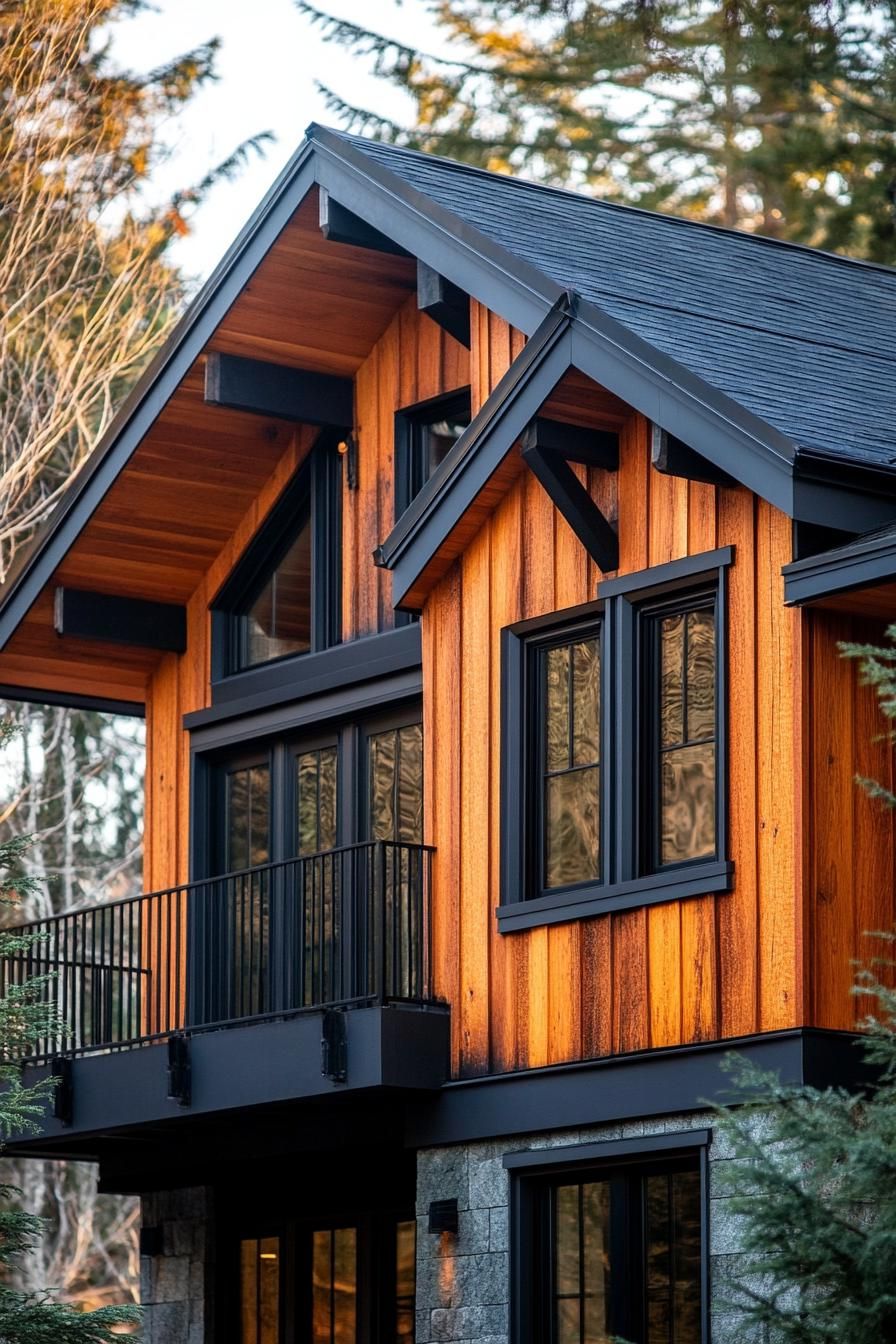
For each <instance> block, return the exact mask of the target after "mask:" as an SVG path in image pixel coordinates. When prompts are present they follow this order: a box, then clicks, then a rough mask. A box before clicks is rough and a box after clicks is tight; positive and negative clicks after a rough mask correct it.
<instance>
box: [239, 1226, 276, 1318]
mask: <svg viewBox="0 0 896 1344" xmlns="http://www.w3.org/2000/svg"><path fill="white" fill-rule="evenodd" d="M280 1286H281V1285H280V1238H279V1237H261V1238H251V1239H249V1240H247V1241H242V1242H240V1344H280Z"/></svg>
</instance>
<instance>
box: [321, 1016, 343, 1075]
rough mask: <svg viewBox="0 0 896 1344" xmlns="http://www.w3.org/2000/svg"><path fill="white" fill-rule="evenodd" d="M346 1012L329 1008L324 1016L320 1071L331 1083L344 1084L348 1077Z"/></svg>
mask: <svg viewBox="0 0 896 1344" xmlns="http://www.w3.org/2000/svg"><path fill="white" fill-rule="evenodd" d="M346 1037H347V1033H346V1030H345V1012H344V1011H343V1010H341V1009H339V1008H328V1009H327V1010H326V1012H325V1013H324V1016H323V1023H322V1032H321V1042H320V1071H321V1073H322V1074H323V1076H324V1078H329V1080H330V1082H331V1083H344V1082H345V1080H346V1079H347V1077H348V1057H347V1056H348V1050H347V1039H346Z"/></svg>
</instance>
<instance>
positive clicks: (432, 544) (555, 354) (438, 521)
mask: <svg viewBox="0 0 896 1344" xmlns="http://www.w3.org/2000/svg"><path fill="white" fill-rule="evenodd" d="M571 320H572V319H571V306H570V300H569V298H568V296H566V295H564V296H563V298H562V300H561V302H560V303H558V304H556V305H555V306H554V307H553V308H552V309H551V311H550V312H549V313H548V315H547V317H546V318H545V319H544V321H543V322H542V324H541V326H540V327H539V329H538V330H537V331H536V332H535V334H534V335H533V336H532V338H531V339H530V340H529V341H528V342H527V343H526V345H525V346H524V348H523V350H522V351H521V353H520V354H519V355H518V356H517V358H516V359H515V360H514V362H513V363H512V364H511V366H510V368H509V369H508V370H507V372H506V373H505V374H504V376H503V378H502V379H501V380H500V382H499V383H498V385H497V387H496V388H495V390H494V391H493V392H492V394H491V396H489V397H488V399H487V400H486V401H485V402H484V404H483V405H482V407H481V408H480V410H479V411H478V413H477V414H476V416H475V417H474V418H473V420H472V421H471V423H470V424H469V426H468V427H467V428H466V429H465V430H464V432H463V434H462V435H461V436H460V438H459V439H458V440H457V443H456V444H455V445H454V446H453V448H452V449H451V451H450V452H449V453H448V454H447V456H446V457H445V460H444V461H443V462H442V463H441V465H440V466H439V468H438V470H437V471H435V472H434V473H433V475H432V476H431V477H430V478H429V480H428V481H427V482H426V484H425V485H424V487H423V489H422V490H421V491H420V493H419V494H418V495H417V497H416V499H414V501H413V503H412V504H411V505H410V507H409V508H408V509H406V510H405V512H404V514H403V515H402V517H401V518H400V519H399V521H398V523H397V524H396V526H395V527H394V528H393V530H392V532H391V533H390V534H389V536H388V537H387V538H386V540H385V541H384V542H383V543H382V545H381V546H380V547H379V548H378V550H377V551H376V553H375V556H374V558H375V560H376V562H377V564H379V565H381V566H382V567H383V568H385V569H391V570H392V572H393V594H394V600H395V602H396V604H400V603H401V600H402V598H403V597H404V596H405V595H406V593H407V590H408V589H409V588H410V587H411V585H412V584H413V582H414V580H415V579H416V578H417V575H418V574H419V573H420V572H421V570H422V569H423V568H424V567H425V565H426V563H427V562H428V561H429V559H430V558H431V556H432V555H433V554H435V551H436V550H437V549H438V547H439V545H440V544H441V542H442V541H443V540H444V537H445V536H446V535H447V533H448V531H450V526H449V525H448V520H453V521H451V526H453V523H454V522H455V521H457V519H459V518H460V517H462V516H463V514H464V512H465V511H466V510H467V509H468V508H469V506H470V504H472V502H473V500H474V499H475V498H476V496H477V494H478V493H479V491H480V490H481V489H482V487H483V486H484V485H485V483H486V481H487V480H488V479H489V477H490V476H491V475H492V474H493V472H494V471H495V470H496V469H497V467H498V466H499V464H500V463H501V461H502V460H503V458H504V457H505V456H506V455H507V453H508V452H509V451H510V449H511V448H512V446H513V444H514V443H515V442H516V441H517V439H519V437H520V436H521V435H522V434H523V432H524V430H525V429H526V426H527V425H528V424H529V422H530V421H531V420H532V419H533V417H534V416H535V414H536V412H537V411H538V409H539V407H540V406H541V405H542V403H543V402H544V400H545V399H546V398H547V397H548V396H549V395H550V393H551V392H552V391H553V390H554V388H555V387H556V385H557V383H558V382H559V381H560V379H561V378H562V377H563V375H564V373H565V372H566V371H567V369H568V368H569V355H570V342H569V329H570V323H571Z"/></svg>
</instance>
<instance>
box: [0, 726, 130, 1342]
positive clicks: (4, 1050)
mask: <svg viewBox="0 0 896 1344" xmlns="http://www.w3.org/2000/svg"><path fill="white" fill-rule="evenodd" d="M15 731H16V729H15V725H14V724H12V723H11V722H10V721H9V720H4V721H0V751H2V750H3V748H4V747H6V746H7V745H8V744H9V741H10V738H11V736H12V735H13V734H14V732H15ZM28 844H29V840H28V837H27V836H17V837H12V838H8V839H5V840H3V841H2V842H0V906H2V907H6V908H7V911H9V908H10V907H16V906H18V905H20V904H21V902H22V901H23V900H25V899H26V898H27V897H28V896H30V895H31V894H32V892H33V887H34V879H31V878H28V877H24V876H22V875H21V869H22V858H23V856H24V854H25V852H26V850H27V848H28ZM10 917H11V918H12V916H10ZM31 941H32V940H31V939H30V938H29V937H26V936H22V935H20V934H17V933H16V932H14V931H11V930H9V929H0V961H4V960H8V959H9V958H15V957H21V956H22V954H23V953H26V952H27V951H28V949H29V947H30V945H31ZM46 983H47V976H45V975H37V976H32V977H31V978H30V979H28V980H26V981H25V982H24V983H22V984H14V985H10V986H9V987H8V988H7V989H6V992H5V993H4V994H3V995H2V996H0V1134H2V1136H3V1138H6V1137H7V1136H8V1135H10V1134H12V1133H19V1134H21V1133H27V1132H34V1131H37V1130H38V1129H39V1122H40V1120H41V1118H42V1117H43V1116H44V1115H45V1114H46V1110H47V1107H48V1106H49V1104H50V1102H51V1100H52V1089H53V1080H52V1079H45V1080H44V1081H43V1082H39V1083H37V1084H36V1085H34V1086H25V1085H24V1083H23V1080H22V1072H21V1068H20V1065H19V1062H18V1061H19V1060H20V1059H21V1058H22V1057H23V1056H25V1055H26V1054H27V1053H28V1052H29V1050H30V1049H31V1048H33V1046H34V1043H35V1042H36V1041H39V1040H41V1039H42V1038H44V1037H46V1036H48V1035H50V1034H52V1032H53V1030H54V1027H55V1022H54V1018H53V1012H52V1009H51V1008H50V1007H49V1005H48V1004H47V1002H46V995H45V994H44V992H43V991H44V988H45V986H46ZM17 1196H18V1191H17V1190H16V1189H15V1188H13V1187H10V1186H6V1185H4V1186H0V1275H2V1277H0V1344H104V1341H109V1340H113V1339H116V1338H119V1337H120V1336H119V1335H118V1334H117V1333H116V1332H115V1331H114V1330H113V1327H114V1326H118V1325H127V1324H132V1323H134V1322H136V1321H137V1320H139V1313H138V1312H137V1311H136V1309H135V1308H133V1307H102V1308H101V1309H100V1310H98V1311H94V1312H79V1311H77V1310H76V1309H75V1308H74V1307H73V1306H71V1305H69V1304H68V1303H64V1302H60V1301H58V1300H57V1299H56V1298H55V1297H54V1296H53V1294H52V1293H51V1292H49V1291H45V1292H21V1291H18V1290H17V1289H16V1288H15V1287H13V1286H12V1284H11V1282H10V1271H13V1272H14V1271H15V1269H16V1267H17V1265H18V1263H19V1262H20V1261H21V1260H22V1259H23V1258H25V1257H27V1256H28V1254H29V1252H31V1251H32V1250H33V1249H34V1246H35V1244H36V1242H37V1240H38V1239H39V1237H40V1234H41V1220H40V1219H39V1218H35V1217H34V1216H33V1215H31V1214H29V1213H26V1212H24V1211H23V1210H22V1209H20V1208H18V1207H17Z"/></svg>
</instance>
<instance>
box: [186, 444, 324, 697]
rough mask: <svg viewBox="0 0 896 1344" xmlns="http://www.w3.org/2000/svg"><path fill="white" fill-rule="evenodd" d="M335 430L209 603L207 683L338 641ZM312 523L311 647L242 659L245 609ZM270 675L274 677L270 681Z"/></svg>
mask: <svg viewBox="0 0 896 1344" xmlns="http://www.w3.org/2000/svg"><path fill="white" fill-rule="evenodd" d="M337 443H338V436H337V435H336V434H335V432H334V431H330V430H323V431H322V432H321V433H320V434H319V435H318V437H317V439H316V440H315V443H314V445H313V447H312V448H311V451H310V452H309V454H308V456H307V458H306V459H305V461H304V462H303V463H302V465H301V466H300V467H299V469H298V471H297V472H296V473H295V475H294V476H293V478H292V480H291V481H290V482H289V484H288V485H287V486H286V488H285V489H284V490H283V492H282V494H281V495H280V498H279V499H278V500H277V502H276V504H275V505H274V507H273V509H272V510H271V512H270V514H269V515H268V517H267V518H266V519H265V521H264V523H263V524H262V526H261V528H260V529H259V530H258V532H257V533H256V534H255V536H254V537H253V538H252V540H251V541H250V543H249V545H248V546H247V547H246V550H245V551H244V552H243V554H242V556H241V557H240V559H239V561H238V562H237V564H236V566H235V567H234V569H233V571H232V573H231V574H230V576H229V577H228V578H227V580H226V582H225V583H224V584H223V586H222V587H221V588H220V590H219V591H218V593H217V594H216V596H215V598H214V599H213V601H212V603H211V621H212V668H211V679H212V683H215V682H219V681H223V680H224V679H225V678H226V679H227V680H228V681H233V682H236V680H237V679H238V678H240V677H251V678H252V682H251V684H252V686H253V688H257V684H258V681H259V674H260V675H261V677H262V678H263V677H264V674H265V671H266V670H267V669H269V668H275V669H276V668H279V667H280V666H281V665H282V664H284V663H286V662H287V661H289V660H292V659H297V658H307V657H308V656H309V655H310V654H314V653H319V652H321V651H322V650H324V649H329V648H332V647H333V646H334V645H336V644H338V643H340V641H341V636H342V609H341V604H342V459H341V457H340V454H339V451H338V448H337ZM306 509H307V510H308V512H309V515H310V521H311V631H310V633H311V645H310V648H309V649H307V650H305V651H304V652H302V653H287V654H283V655H281V656H280V657H278V658H268V659H265V661H264V662H257V663H250V662H248V661H246V658H245V641H246V619H247V615H248V608H249V606H250V605H251V603H252V601H253V600H254V599H255V597H256V596H257V595H258V593H259V592H260V591H261V589H262V588H263V587H264V584H265V583H266V582H267V580H268V579H269V577H270V575H271V574H272V572H273V571H274V569H276V567H277V565H278V564H279V563H280V561H281V560H282V559H283V557H284V556H285V555H286V553H287V551H288V550H289V548H290V546H291V545H292V543H293V541H294V540H295V537H296V522H297V520H298V519H299V518H301V517H302V515H303V513H304V511H305V510H306ZM275 675H276V674H275Z"/></svg>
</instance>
